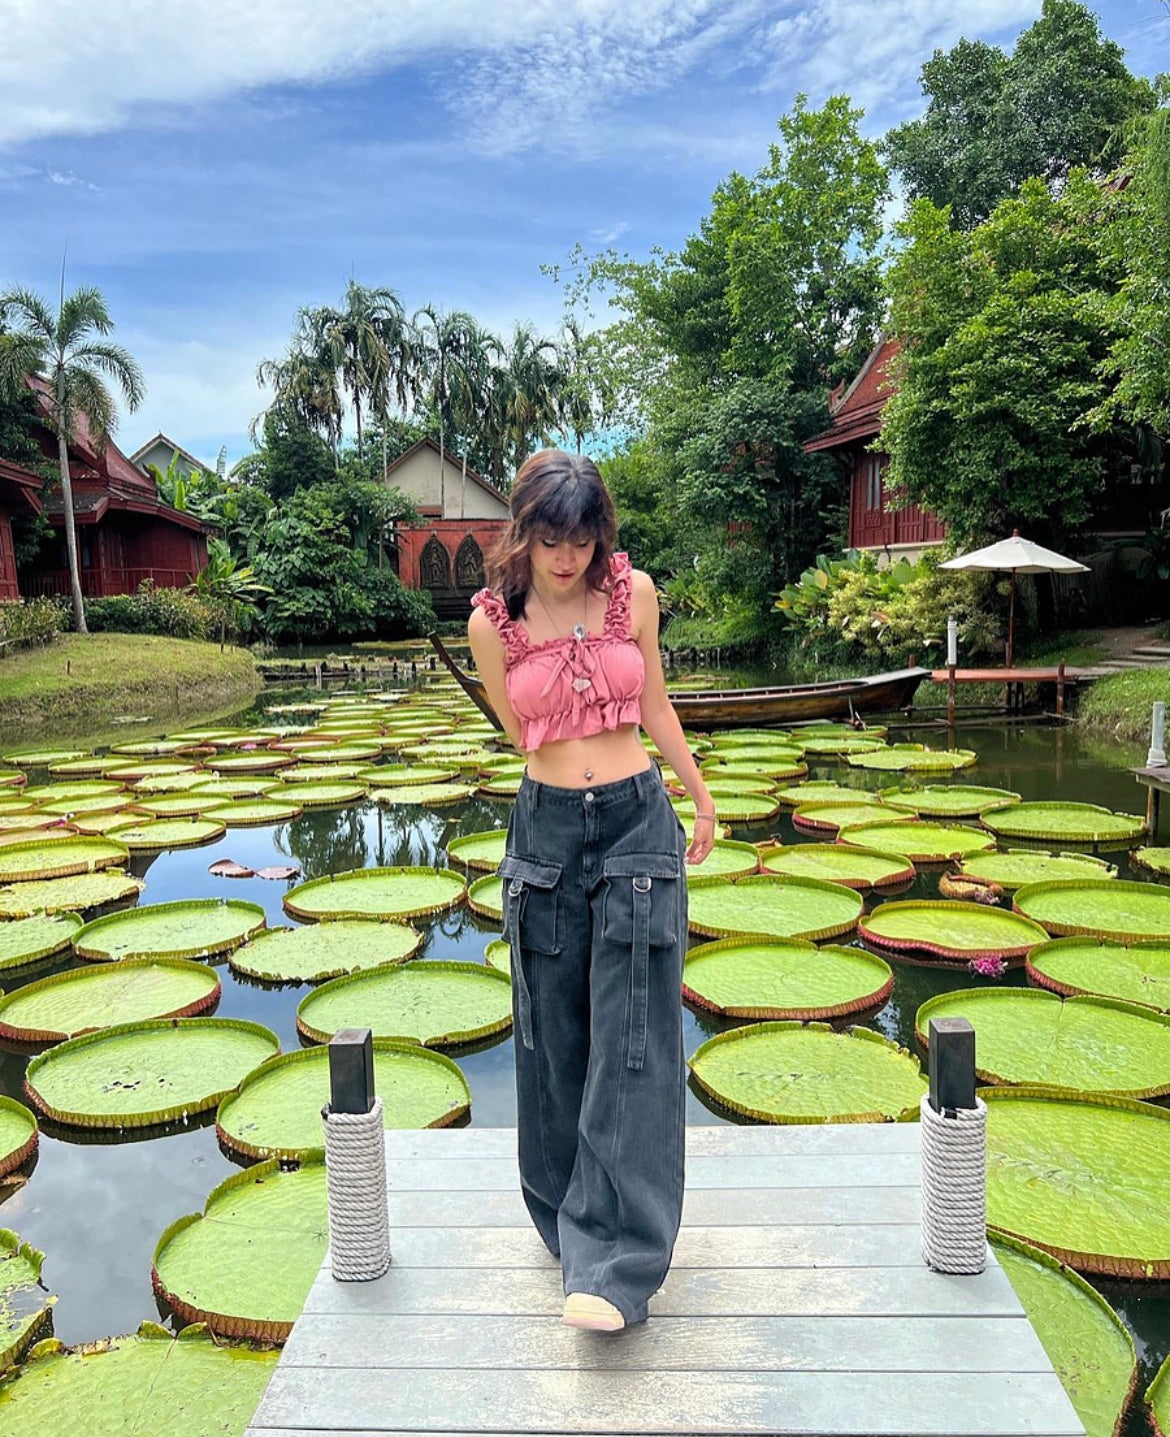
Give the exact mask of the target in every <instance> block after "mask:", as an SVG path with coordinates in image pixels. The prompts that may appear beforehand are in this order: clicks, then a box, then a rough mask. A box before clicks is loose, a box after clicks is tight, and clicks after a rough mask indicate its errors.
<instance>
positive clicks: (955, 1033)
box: [919, 1018, 987, 1273]
mask: <svg viewBox="0 0 1170 1437" xmlns="http://www.w3.org/2000/svg"><path fill="white" fill-rule="evenodd" d="M927 1037H928V1041H929V1045H930V1087H929V1090H928V1091H927V1092H926V1093H925V1094H924V1095H923V1097H922V1100H921V1102H920V1104H919V1112H920V1115H921V1119H922V1123H921V1126H922V1256H923V1258H924V1259H925V1260H926V1265H927V1266H928V1267H930V1268H933V1269H934V1271H935V1272H949V1273H975V1272H982V1271H983V1269H984V1268H985V1267H986V1266H987V1104H986V1103H985V1102H984V1101H983V1099H982V1098H979V1097H977V1096H976V1094H975V1029H974V1028H973V1027H972V1026H971V1023H970V1021H969V1020H968V1019H967V1018H932V1019H931V1020H930V1031H929V1033H928V1035H927Z"/></svg>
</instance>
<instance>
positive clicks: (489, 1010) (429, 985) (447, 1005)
mask: <svg viewBox="0 0 1170 1437" xmlns="http://www.w3.org/2000/svg"><path fill="white" fill-rule="evenodd" d="M355 1014H356V1015H358V1016H357V1017H356V1018H355V1016H354V1015H355ZM511 1023H512V984H511V980H510V979H508V978H507V977H506V975H505V974H503V973H498V972H497V971H496V970H495V969H494V968H491V967H489V966H488V965H487V964H485V963H453V962H437V961H434V960H430V959H427V960H419V959H412V960H411V961H410V962H408V963H396V964H393V965H392V966H390V967H382V968H371V969H368V970H367V971H365V972H362V973H351V974H350V975H349V976H348V977H346V978H334V979H333V981H332V982H330V983H325V984H323V985H322V986H321V987H320V988H316V989H314V991H313V992H312V993H310V994H308V996H307V997H305V998H302V1000H301V1003H300V1006H299V1007H298V1008H297V1029H298V1031H299V1032H300V1033H301V1034H302V1035H303V1036H304V1037H306V1038H308V1039H310V1040H311V1041H312V1042H315V1043H327V1042H328V1041H329V1039H330V1038H331V1037H332V1036H333V1034H334V1033H335V1032H337V1030H338V1029H339V1028H352V1027H354V1026H355V1024H360V1026H362V1027H366V1028H370V1029H372V1031H373V1033H374V1036H375V1037H378V1038H404V1039H409V1040H411V1041H413V1042H416V1043H423V1044H426V1045H427V1046H447V1045H451V1044H456V1043H471V1042H476V1041H478V1040H479V1039H481V1038H487V1037H490V1036H491V1035H492V1034H493V1033H500V1032H502V1031H503V1030H504V1029H505V1028H508V1027H510V1026H511Z"/></svg>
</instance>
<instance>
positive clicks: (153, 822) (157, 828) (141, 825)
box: [108, 809, 224, 853]
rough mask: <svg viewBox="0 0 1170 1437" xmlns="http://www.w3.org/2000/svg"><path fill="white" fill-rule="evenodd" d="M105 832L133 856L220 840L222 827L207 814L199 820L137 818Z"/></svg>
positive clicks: (191, 846) (217, 810)
mask: <svg viewBox="0 0 1170 1437" xmlns="http://www.w3.org/2000/svg"><path fill="white" fill-rule="evenodd" d="M215 811H216V812H217V813H218V812H220V810H219V809H216V810H215ZM108 831H109V833H110V836H111V837H112V838H116V839H117V841H118V842H119V843H124V844H125V845H126V847H127V848H128V849H130V851H131V852H132V853H134V852H137V851H139V850H143V849H145V850H151V849H161V848H197V847H198V846H199V844H201V843H211V842H212V841H213V840H214V839H216V838H222V837H223V834H224V826H223V824H222V823H221V822H218V821H217V820H215V819H214V818H212V817H211V815H210V814H204V815H203V817H202V818H154V819H150V818H147V819H139V820H138V822H133V821H130V822H128V823H124V824H118V825H116V826H115V827H114V828H111V829H109V830H108Z"/></svg>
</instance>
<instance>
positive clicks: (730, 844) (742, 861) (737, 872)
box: [684, 838, 760, 883]
mask: <svg viewBox="0 0 1170 1437" xmlns="http://www.w3.org/2000/svg"><path fill="white" fill-rule="evenodd" d="M688 841H689V839H688ZM759 866H760V855H759V851H758V850H757V849H756V847H755V845H754V844H751V843H737V842H735V841H734V840H733V839H727V838H717V839H716V840H715V842H714V843H713V844H712V845H711V848H710V850H709V852H708V854H707V856H706V858H704V859H703V861H702V863H691V864H686V865H685V866H684V871H685V873H686V878H687V882H688V883H695V882H697V881H698V880H699V879H700V878H746V877H747V875H748V874H749V873H755V872H756V870H757V869H758V868H759Z"/></svg>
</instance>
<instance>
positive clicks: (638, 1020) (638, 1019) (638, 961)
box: [626, 874, 654, 1068]
mask: <svg viewBox="0 0 1170 1437" xmlns="http://www.w3.org/2000/svg"><path fill="white" fill-rule="evenodd" d="M632 881H633V885H634V952H633V962H632V964H631V967H630V1047H629V1056H628V1057H627V1059H626V1066H627V1067H628V1068H640V1067H641V1066H642V1062H643V1059H644V1057H645V1054H646V1005H647V1001H648V996H649V994H648V989H649V983H650V903H651V890H652V888H653V883H654V880H653V879H652V878H650V877H649V876H648V875H646V874H635V876H634V878H633V880H632Z"/></svg>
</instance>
